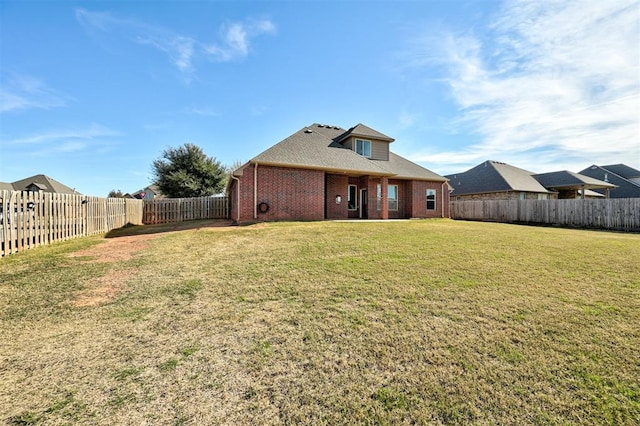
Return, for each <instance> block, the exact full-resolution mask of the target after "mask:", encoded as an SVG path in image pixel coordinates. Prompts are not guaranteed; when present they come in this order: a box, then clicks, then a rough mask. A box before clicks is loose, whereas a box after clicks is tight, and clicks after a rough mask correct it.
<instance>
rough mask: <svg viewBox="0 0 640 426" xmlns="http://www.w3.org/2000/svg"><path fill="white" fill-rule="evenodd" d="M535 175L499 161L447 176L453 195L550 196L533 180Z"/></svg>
mask: <svg viewBox="0 0 640 426" xmlns="http://www.w3.org/2000/svg"><path fill="white" fill-rule="evenodd" d="M532 175H533V173H532V172H530V171H527V170H524V169H520V168H518V167H514V166H511V165H509V164H506V163H501V162H499V161H490V160H489V161H485V162H484V163H481V164H479V165H477V166H475V167H473V168H471V169H469V170H467V171H466V172H464V173H457V174H452V175H447V176H445V177H446V178H449V180H450V183H451V186H452V187H453V192H452V195H466V194H482V193H490V192H504V191H518V192H535V193H543V194H548V193H550V192H551V191H549V190H547V189H546V188H545V187H544V186H542V185H541V184H540V182H538V181H537V180H535V179H534V178H533V176H532Z"/></svg>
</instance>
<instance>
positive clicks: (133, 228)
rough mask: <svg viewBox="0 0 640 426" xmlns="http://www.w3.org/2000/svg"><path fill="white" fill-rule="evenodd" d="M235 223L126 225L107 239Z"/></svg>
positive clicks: (109, 233)
mask: <svg viewBox="0 0 640 426" xmlns="http://www.w3.org/2000/svg"><path fill="white" fill-rule="evenodd" d="M232 223H233V221H231V220H226V219H215V220H190V221H186V222H172V223H161V224H159V225H132V224H130V223H128V224H126V225H125V226H123V227H122V228H117V229H113V230H111V231H109V232H107V234H106V235H105V238H118V237H131V236H134V235H149V234H162V233H165V232H175V231H187V230H191V229H201V228H221V227H227V226H231V225H232Z"/></svg>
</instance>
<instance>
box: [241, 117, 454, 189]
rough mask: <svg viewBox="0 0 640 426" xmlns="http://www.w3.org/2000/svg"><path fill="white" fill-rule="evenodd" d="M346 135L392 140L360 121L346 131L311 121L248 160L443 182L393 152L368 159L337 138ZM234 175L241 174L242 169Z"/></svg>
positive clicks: (436, 176)
mask: <svg viewBox="0 0 640 426" xmlns="http://www.w3.org/2000/svg"><path fill="white" fill-rule="evenodd" d="M349 136H362V137H367V138H370V139H376V140H382V141H385V142H391V141H393V139H391V138H390V137H388V136H386V135H384V134H382V133H380V132H377V131H375V130H373V129H371V128H369V127H367V126H365V125H363V124H358V125H357V126H355V127H352V128H351V129H349V130H347V131H345V130H344V129H342V128H340V127H338V126H327V125H322V124H317V123H316V124H313V125H311V126H308V127H304V128H302V129H300V130H299V131H297V132H296V133H294V134H293V135H291V136H289V137H288V138H286V139H284V140H283V141H281V142H279V143H277V144H275V145H273V146H272V147H271V148H269V149H267V150H266V151H264V152H262V153H260V154H258V155H257V156H255V157H254V158H252V159H251V160H250V161H249V164H251V163H257V164H259V165H260V164H263V165H270V166H281V167H294V168H305V169H315V170H324V171H328V172H340V173H350V174H356V175H374V176H388V177H396V178H402V179H418V180H434V181H441V182H445V181H446V179H445V178H444V177H442V176H440V175H438V174H436V173H434V172H432V171H430V170H428V169H425V168H424V167H422V166H419V165H418V164H415V163H413V162H411V161H409V160H407V159H406V158H403V157H401V156H399V155H397V154H394V153H392V152H390V153H389V161H383V160H371V159H369V158H366V157H363V156H362V155H359V154H357V153H356V152H355V151H353V150H351V149H348V148H345V147H344V146H343V145H341V144H340V141H343V140H345V139H346V138H347V137H349ZM244 167H246V164H245V165H244V166H243V167H241V168H240V169H238V170H236V171H235V172H234V175H236V176H239V175H241V174H242V169H243V168H244Z"/></svg>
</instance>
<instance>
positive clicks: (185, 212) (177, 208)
mask: <svg viewBox="0 0 640 426" xmlns="http://www.w3.org/2000/svg"><path fill="white" fill-rule="evenodd" d="M228 218H229V197H225V196H219V197H199V198H161V199H157V200H145V201H144V212H143V215H142V221H143V223H144V224H145V225H155V224H157V223H168V222H183V221H187V220H199V219H228Z"/></svg>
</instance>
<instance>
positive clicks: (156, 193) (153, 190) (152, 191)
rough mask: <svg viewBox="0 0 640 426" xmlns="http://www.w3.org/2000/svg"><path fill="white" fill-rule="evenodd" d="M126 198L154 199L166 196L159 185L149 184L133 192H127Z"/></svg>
mask: <svg viewBox="0 0 640 426" xmlns="http://www.w3.org/2000/svg"><path fill="white" fill-rule="evenodd" d="M124 196H125V198H137V199H138V200H153V199H158V198H165V197H164V195H162V193H161V192H160V189H159V188H158V186H157V185H155V184H153V185H149V186H147V187H145V188H144V189H141V190H139V191H136V192H134V193H133V194H125V195H124Z"/></svg>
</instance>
